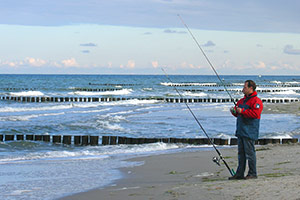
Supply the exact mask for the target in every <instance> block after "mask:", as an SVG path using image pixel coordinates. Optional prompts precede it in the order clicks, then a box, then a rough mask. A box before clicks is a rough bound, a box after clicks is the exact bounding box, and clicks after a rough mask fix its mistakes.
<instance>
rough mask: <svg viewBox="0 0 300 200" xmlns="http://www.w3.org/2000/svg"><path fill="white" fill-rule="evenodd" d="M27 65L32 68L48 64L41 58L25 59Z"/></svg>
mask: <svg viewBox="0 0 300 200" xmlns="http://www.w3.org/2000/svg"><path fill="white" fill-rule="evenodd" d="M25 63H27V64H29V65H30V66H34V67H41V66H44V65H46V64H47V63H48V62H47V61H46V60H43V59H40V58H28V57H27V58H25Z"/></svg>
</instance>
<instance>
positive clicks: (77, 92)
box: [68, 89, 133, 96]
mask: <svg viewBox="0 0 300 200" xmlns="http://www.w3.org/2000/svg"><path fill="white" fill-rule="evenodd" d="M132 92H133V90H132V89H122V90H116V91H105V92H84V91H76V92H70V93H68V94H69V95H81V96H97V95H128V94H131V93H132Z"/></svg>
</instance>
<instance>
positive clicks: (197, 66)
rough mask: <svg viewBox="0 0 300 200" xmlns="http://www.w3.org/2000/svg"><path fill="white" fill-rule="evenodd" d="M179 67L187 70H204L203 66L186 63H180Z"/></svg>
mask: <svg viewBox="0 0 300 200" xmlns="http://www.w3.org/2000/svg"><path fill="white" fill-rule="evenodd" d="M180 67H181V68H188V69H201V68H205V66H201V65H195V64H191V63H188V62H186V61H184V62H182V63H181V66H180Z"/></svg>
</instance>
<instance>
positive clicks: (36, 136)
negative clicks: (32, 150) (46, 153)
mask: <svg viewBox="0 0 300 200" xmlns="http://www.w3.org/2000/svg"><path fill="white" fill-rule="evenodd" d="M34 140H35V141H42V140H43V136H42V135H35V136H34Z"/></svg>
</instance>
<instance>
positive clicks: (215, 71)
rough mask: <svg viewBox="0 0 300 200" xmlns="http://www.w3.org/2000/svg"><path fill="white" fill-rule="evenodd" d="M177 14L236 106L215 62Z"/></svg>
mask: <svg viewBox="0 0 300 200" xmlns="http://www.w3.org/2000/svg"><path fill="white" fill-rule="evenodd" d="M177 16H178V17H179V19H180V20H181V22H182V23H183V25H184V26H185V28H186V29H187V30H188V32H189V33H190V35H191V36H192V38H193V40H194V41H195V42H196V44H197V46H198V48H199V49H200V51H201V52H202V54H203V55H204V57H205V59H206V61H207V62H208V64H209V65H210V67H211V68H212V70H213V71H214V72H215V74H216V75H217V77H218V79H219V81H220V82H221V83H222V85H223V87H224V88H225V91H226V92H227V94H228V95H229V97H230V99H231V101H232V102H233V103H234V106H235V107H236V106H237V105H236V103H235V101H234V99H233V98H232V96H231V94H230V93H229V92H228V90H227V87H226V85H225V84H224V82H223V81H222V79H221V78H220V76H219V74H218V73H217V71H216V69H215V68H214V66H213V64H212V63H211V62H210V60H209V59H208V57H207V55H206V54H205V52H204V51H203V49H202V48H201V46H200V44H199V42H198V41H197V39H196V38H195V37H194V35H193V33H192V31H191V30H190V29H189V27H188V26H187V25H186V23H185V22H184V21H183V19H182V17H181V16H180V15H179V14H177Z"/></svg>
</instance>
